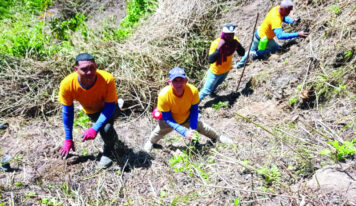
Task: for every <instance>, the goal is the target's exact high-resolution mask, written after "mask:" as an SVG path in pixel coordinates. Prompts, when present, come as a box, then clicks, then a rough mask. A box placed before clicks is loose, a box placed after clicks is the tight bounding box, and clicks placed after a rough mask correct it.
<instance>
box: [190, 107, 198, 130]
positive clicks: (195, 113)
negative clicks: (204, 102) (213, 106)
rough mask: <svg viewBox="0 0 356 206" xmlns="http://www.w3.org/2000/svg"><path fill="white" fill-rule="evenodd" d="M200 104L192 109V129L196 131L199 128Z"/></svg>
mask: <svg viewBox="0 0 356 206" xmlns="http://www.w3.org/2000/svg"><path fill="white" fill-rule="evenodd" d="M198 105H199V104H193V105H192V106H191V107H190V116H189V119H190V128H191V129H193V130H196V129H197V127H198V115H199V107H198Z"/></svg>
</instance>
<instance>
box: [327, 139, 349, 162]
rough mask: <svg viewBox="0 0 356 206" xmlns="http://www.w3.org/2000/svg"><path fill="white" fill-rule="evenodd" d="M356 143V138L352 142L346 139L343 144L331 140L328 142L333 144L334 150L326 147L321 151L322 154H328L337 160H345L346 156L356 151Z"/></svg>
mask: <svg viewBox="0 0 356 206" xmlns="http://www.w3.org/2000/svg"><path fill="white" fill-rule="evenodd" d="M355 143H356V138H355V139H353V140H352V141H351V142H350V141H344V143H343V144H341V145H340V144H339V142H338V141H337V140H334V141H329V142H328V144H330V145H332V146H333V147H334V149H333V150H330V149H324V150H322V151H321V152H320V153H321V154H322V155H327V156H329V157H331V158H332V159H333V160H334V161H336V162H338V161H344V160H345V158H347V157H349V156H351V155H353V154H355V152H356V147H355Z"/></svg>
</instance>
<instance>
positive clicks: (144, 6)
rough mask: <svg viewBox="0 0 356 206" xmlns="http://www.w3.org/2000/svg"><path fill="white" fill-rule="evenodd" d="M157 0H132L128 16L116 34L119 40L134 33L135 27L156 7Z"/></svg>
mask: <svg viewBox="0 0 356 206" xmlns="http://www.w3.org/2000/svg"><path fill="white" fill-rule="evenodd" d="M156 2H157V0H130V1H129V2H128V3H127V7H126V16H125V18H124V19H123V20H122V21H121V23H120V27H119V28H118V29H117V30H116V32H115V34H114V36H115V39H116V40H117V41H119V42H120V41H123V40H125V39H127V37H128V36H129V35H130V34H131V33H132V29H133V27H134V26H135V25H136V24H137V23H138V22H139V20H140V19H141V18H142V17H143V16H144V15H146V14H150V13H152V12H153V11H154V9H155V7H156Z"/></svg>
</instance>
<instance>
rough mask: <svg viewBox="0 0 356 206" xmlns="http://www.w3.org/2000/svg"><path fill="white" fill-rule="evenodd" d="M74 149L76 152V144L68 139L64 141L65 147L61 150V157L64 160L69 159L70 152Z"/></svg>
mask: <svg viewBox="0 0 356 206" xmlns="http://www.w3.org/2000/svg"><path fill="white" fill-rule="evenodd" d="M70 149H72V150H73V151H75V147H74V142H73V140H71V139H66V140H65V141H64V144H63V147H62V149H61V155H62V157H64V158H67V156H68V154H69V150H70Z"/></svg>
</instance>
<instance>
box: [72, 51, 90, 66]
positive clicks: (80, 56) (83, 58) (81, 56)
mask: <svg viewBox="0 0 356 206" xmlns="http://www.w3.org/2000/svg"><path fill="white" fill-rule="evenodd" d="M79 61H94V57H93V56H92V55H90V54H88V53H80V54H78V56H77V57H76V58H75V64H76V65H78V62H79Z"/></svg>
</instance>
